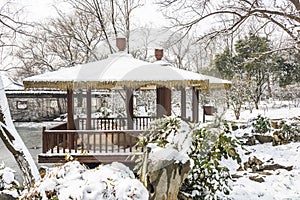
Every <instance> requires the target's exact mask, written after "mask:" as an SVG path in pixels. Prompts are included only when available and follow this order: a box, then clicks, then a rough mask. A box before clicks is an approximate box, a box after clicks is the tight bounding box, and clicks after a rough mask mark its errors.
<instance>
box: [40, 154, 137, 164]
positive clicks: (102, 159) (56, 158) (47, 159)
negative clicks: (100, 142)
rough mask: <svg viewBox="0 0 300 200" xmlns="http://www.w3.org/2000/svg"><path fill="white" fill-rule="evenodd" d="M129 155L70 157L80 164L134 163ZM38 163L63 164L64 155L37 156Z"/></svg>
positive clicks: (64, 160)
mask: <svg viewBox="0 0 300 200" xmlns="http://www.w3.org/2000/svg"><path fill="white" fill-rule="evenodd" d="M130 155H131V154H106V155H105V154H102V155H72V157H73V158H74V159H76V160H77V161H79V162H81V163H111V162H122V163H135V160H136V159H128V157H129V156H130ZM137 157H138V156H136V158H137ZM38 162H39V163H65V162H67V161H66V159H65V155H47V154H40V155H38Z"/></svg>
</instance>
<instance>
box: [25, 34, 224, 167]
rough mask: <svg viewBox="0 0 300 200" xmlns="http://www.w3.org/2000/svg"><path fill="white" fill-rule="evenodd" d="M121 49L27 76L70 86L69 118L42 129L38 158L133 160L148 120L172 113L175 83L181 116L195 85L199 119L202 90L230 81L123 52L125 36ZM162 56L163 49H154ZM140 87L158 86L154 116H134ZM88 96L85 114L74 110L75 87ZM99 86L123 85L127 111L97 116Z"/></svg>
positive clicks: (36, 83)
mask: <svg viewBox="0 0 300 200" xmlns="http://www.w3.org/2000/svg"><path fill="white" fill-rule="evenodd" d="M117 47H118V48H119V52H118V53H115V54H112V55H110V56H109V57H108V58H107V59H103V60H100V61H96V62H91V63H86V64H82V65H77V66H74V67H70V68H64V69H60V70H58V71H54V72H46V73H44V74H41V75H37V76H33V77H29V78H26V79H24V81H23V83H24V87H25V88H26V89H55V90H65V91H67V110H68V115H67V123H65V124H62V125H60V126H58V127H54V128H52V129H50V130H46V129H45V128H44V129H43V141H42V143H43V146H42V153H41V154H40V155H39V162H49V163H55V162H63V161H64V160H65V155H66V153H69V154H71V155H72V156H73V157H75V158H76V159H78V160H79V161H81V162H84V163H106V162H113V161H119V162H132V161H131V160H130V159H129V160H128V159H127V158H128V155H130V154H131V153H132V152H133V151H134V144H135V141H136V137H137V136H138V135H139V134H140V133H143V132H144V131H145V129H146V128H147V127H148V125H149V122H151V121H152V120H154V119H155V118H159V117H162V116H163V115H167V116H169V115H171V88H172V87H176V88H180V89H181V91H182V92H181V105H182V106H181V117H182V118H186V107H185V105H186V102H185V101H186V97H185V95H186V94H185V88H186V87H189V88H192V91H193V95H192V121H198V118H199V116H198V113H199V112H198V109H199V104H198V102H199V92H200V91H201V90H207V89H208V84H209V79H210V78H211V80H213V81H212V83H211V84H212V85H213V84H215V86H224V85H225V86H226V85H228V84H230V82H228V81H222V80H220V79H213V78H212V77H208V76H204V75H201V74H198V73H193V72H190V71H186V70H182V69H178V68H174V67H171V66H169V65H165V64H160V62H157V63H149V62H145V61H141V60H138V59H134V58H133V57H132V56H131V55H129V54H127V53H125V52H124V50H125V47H126V41H125V40H124V39H122V38H120V39H117ZM155 54H156V58H157V59H158V60H160V59H161V58H162V51H160V50H157V51H156V53H155ZM141 88H152V89H153V88H154V89H155V90H156V104H157V106H156V116H154V117H149V116H134V112H133V110H134V109H133V105H134V103H133V93H134V91H136V90H140V89H141ZM76 90H80V91H82V92H83V94H84V96H85V99H86V101H85V103H86V113H85V116H84V117H78V116H76V115H75V114H74V91H76ZM99 90H123V91H125V94H126V95H125V105H126V117H113V118H112V117H93V115H92V109H91V104H92V100H91V99H92V98H91V97H92V93H93V92H96V91H99Z"/></svg>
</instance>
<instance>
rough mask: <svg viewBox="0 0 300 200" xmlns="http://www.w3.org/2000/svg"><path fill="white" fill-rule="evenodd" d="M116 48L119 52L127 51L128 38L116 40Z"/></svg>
mask: <svg viewBox="0 0 300 200" xmlns="http://www.w3.org/2000/svg"><path fill="white" fill-rule="evenodd" d="M116 46H117V48H118V49H119V51H125V49H126V38H117V39H116Z"/></svg>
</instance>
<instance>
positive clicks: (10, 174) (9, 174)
mask: <svg viewBox="0 0 300 200" xmlns="http://www.w3.org/2000/svg"><path fill="white" fill-rule="evenodd" d="M14 173H15V171H14V170H12V169H11V168H9V167H5V165H4V163H2V164H0V194H1V193H5V194H9V195H11V196H13V197H14V198H17V197H18V196H19V193H20V186H19V183H18V182H17V181H16V180H15V174H14Z"/></svg>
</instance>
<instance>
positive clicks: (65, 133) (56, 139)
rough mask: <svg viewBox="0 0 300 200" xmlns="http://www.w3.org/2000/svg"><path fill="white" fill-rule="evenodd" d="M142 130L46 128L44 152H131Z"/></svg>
mask: <svg viewBox="0 0 300 200" xmlns="http://www.w3.org/2000/svg"><path fill="white" fill-rule="evenodd" d="M139 134H147V132H144V131H140V130H46V129H45V128H44V129H43V136H42V139H43V149H42V152H43V153H51V154H56V153H57V154H61V153H67V152H69V153H115V152H117V153H122V152H123V153H131V152H133V151H134V149H135V144H136V141H137V137H138V135H139Z"/></svg>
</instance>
